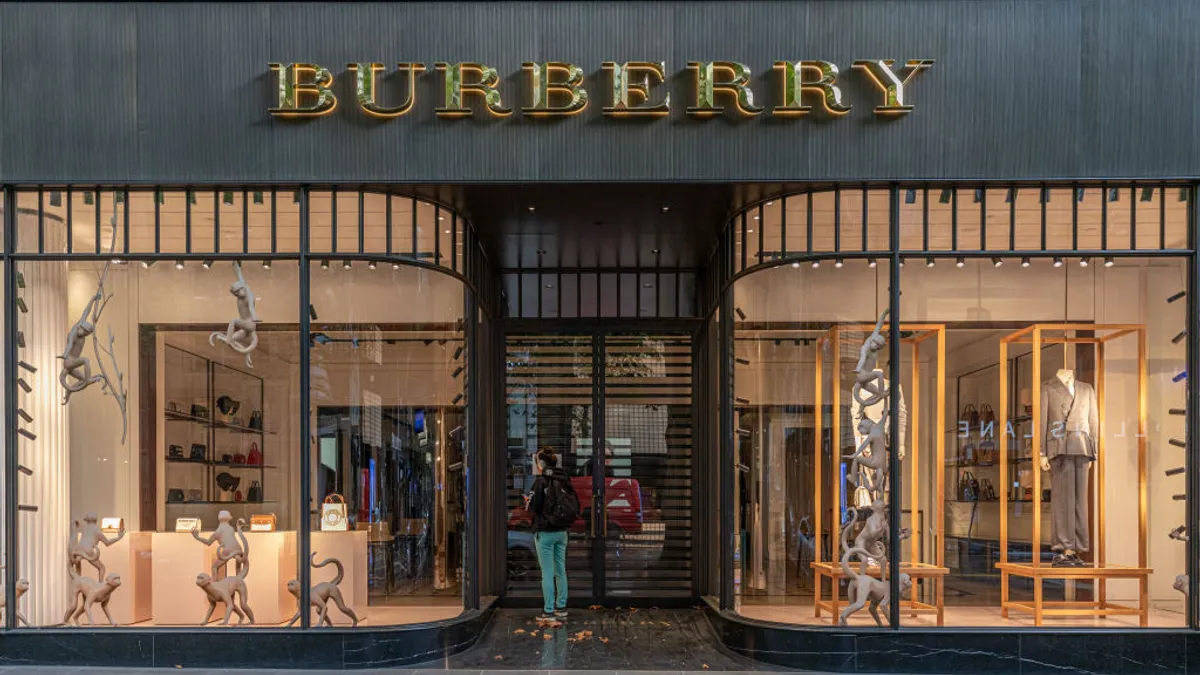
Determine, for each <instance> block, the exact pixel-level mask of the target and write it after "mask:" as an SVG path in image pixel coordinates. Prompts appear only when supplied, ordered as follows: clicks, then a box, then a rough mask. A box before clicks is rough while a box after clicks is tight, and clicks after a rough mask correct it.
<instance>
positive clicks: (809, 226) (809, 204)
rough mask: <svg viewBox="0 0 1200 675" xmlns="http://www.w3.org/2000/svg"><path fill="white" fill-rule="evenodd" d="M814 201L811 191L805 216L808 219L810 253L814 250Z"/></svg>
mask: <svg viewBox="0 0 1200 675" xmlns="http://www.w3.org/2000/svg"><path fill="white" fill-rule="evenodd" d="M812 203H813V193H812V192H809V193H808V206H807V211H806V212H805V217H806V219H807V221H808V249H807V250H808V252H809V253H812V252H813V221H812V218H813V216H812V212H813V208H812Z"/></svg>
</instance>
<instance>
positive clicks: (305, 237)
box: [296, 188, 312, 629]
mask: <svg viewBox="0 0 1200 675" xmlns="http://www.w3.org/2000/svg"><path fill="white" fill-rule="evenodd" d="M309 215H310V210H309V190H308V188H304V189H302V190H301V196H300V306H299V308H298V309H299V311H300V336H299V338H300V412H301V414H300V420H299V422H300V429H299V432H300V433H299V434H298V438H297V445H298V446H299V447H298V448H296V451H297V452H299V453H300V500H299V501H300V528H299V530H300V534H299V539H300V541H299V561H300V564H299V568H300V569H299V570H298V575H297V578H298V579H299V581H300V597H299V598H297V600H298V601H299V606H300V607H309V606H310V603H311V598H310V592H311V591H310V588H311V586H312V583H311V580H310V577H311V570H310V566H309V565H308V560H309V557H310V551H311V548H312V544H311V541H310V538H311V536H312V516H311V515H310V511H311V508H312V506H311V505H312V494H311V485H310V484H309V479H310V476H311V475H312V449H311V448H310V447H309V438H310V435H311V433H312V431H311V428H310V427H311V417H312V415H311V410H310V408H311V405H312V403H311V400H310V390H311V388H312V374H311V372H310V371H311V368H312V364H311V350H312V343H311V342H310V340H311V333H312V320H311V313H310V312H311V311H312V290H311V279H310V276H311V272H312V269H311V267H312V265H311V262H310V260H309V257H308V252H309V224H310V223H309ZM311 614H312V613H311V612H308V611H303V612H300V627H301V628H302V629H305V628H311V627H312V621H311Z"/></svg>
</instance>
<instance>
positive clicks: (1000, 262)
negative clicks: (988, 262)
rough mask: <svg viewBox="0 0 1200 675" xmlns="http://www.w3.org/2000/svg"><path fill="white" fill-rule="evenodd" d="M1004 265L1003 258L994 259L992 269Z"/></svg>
mask: <svg viewBox="0 0 1200 675" xmlns="http://www.w3.org/2000/svg"><path fill="white" fill-rule="evenodd" d="M1003 264H1004V259H1003V258H992V267H999V266H1001V265H1003Z"/></svg>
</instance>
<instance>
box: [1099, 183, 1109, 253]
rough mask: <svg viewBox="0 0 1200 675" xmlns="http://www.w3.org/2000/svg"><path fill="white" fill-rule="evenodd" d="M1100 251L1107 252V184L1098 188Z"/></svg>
mask: <svg viewBox="0 0 1200 675" xmlns="http://www.w3.org/2000/svg"><path fill="white" fill-rule="evenodd" d="M1100 250H1101V251H1107V250H1108V183H1103V184H1101V187H1100Z"/></svg>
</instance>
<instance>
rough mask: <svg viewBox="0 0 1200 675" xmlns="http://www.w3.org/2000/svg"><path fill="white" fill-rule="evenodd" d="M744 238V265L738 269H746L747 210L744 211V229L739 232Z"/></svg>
mask: <svg viewBox="0 0 1200 675" xmlns="http://www.w3.org/2000/svg"><path fill="white" fill-rule="evenodd" d="M739 234H740V236H741V238H742V266H741V267H740V268H739V269H738V271H741V270H744V269H746V212H745V211H742V229H741V232H740V233H739Z"/></svg>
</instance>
